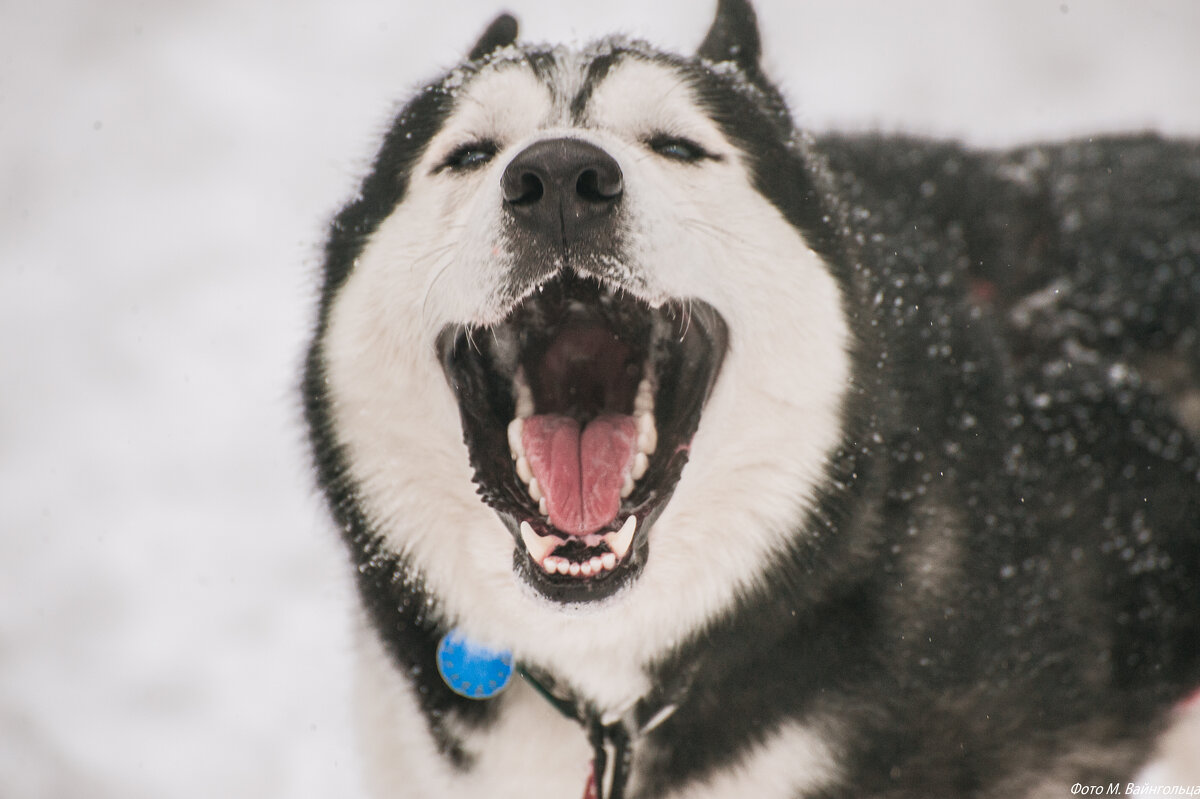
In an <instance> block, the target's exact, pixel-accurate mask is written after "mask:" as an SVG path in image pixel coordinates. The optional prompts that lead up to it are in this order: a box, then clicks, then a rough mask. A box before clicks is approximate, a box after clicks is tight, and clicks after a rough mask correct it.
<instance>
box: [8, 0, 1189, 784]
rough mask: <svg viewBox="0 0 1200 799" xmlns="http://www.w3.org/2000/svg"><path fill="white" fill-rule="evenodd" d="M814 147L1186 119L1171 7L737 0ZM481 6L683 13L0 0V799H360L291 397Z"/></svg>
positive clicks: (337, 617)
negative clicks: (392, 145)
mask: <svg viewBox="0 0 1200 799" xmlns="http://www.w3.org/2000/svg"><path fill="white" fill-rule="evenodd" d="M759 6H760V9H759V10H760V16H761V21H762V25H763V29H764V38H765V48H766V52H767V58H766V60H767V64H768V69H769V72H770V73H771V74H772V75H774V76H775V77H776V78H778V79H779V80H780V81H781V83H782V84H783V86H784V88H785V92H786V94H787V95H788V96H789V97H790V98H791V99H792V101H793V102H794V105H795V108H796V111H797V114H798V116H799V117H800V119H801V120H802V121H803V122H804V123H805V124H807V125H809V126H810V127H814V128H817V129H829V128H831V127H850V128H856V129H864V128H874V127H877V128H882V129H885V130H894V131H909V132H923V133H934V134H938V135H946V136H960V137H965V138H967V139H969V140H971V141H973V142H977V143H981V144H989V145H991V144H1005V143H1013V142H1022V141H1028V140H1030V139H1036V138H1046V137H1060V136H1069V135H1086V134H1088V133H1091V132H1096V131H1113V130H1127V129H1142V128H1150V129H1156V130H1161V131H1166V132H1170V133H1176V134H1193V135H1195V134H1200V46H1198V45H1200V3H1196V2H1194V0H1139V1H1138V2H1136V3H1135V2H1130V1H1129V0H1003V2H1001V0H994V1H993V2H988V3H983V2H963V0H942V1H941V2H937V1H935V0H912V1H910V2H904V3H893V2H886V1H885V0H879V2H866V1H865V0H857V1H853V0H851V1H848V0H805V2H788V1H787V0H761V2H760V3H759ZM501 8H507V9H509V10H511V11H514V12H516V13H517V14H518V16H519V17H520V19H521V22H522V25H523V30H524V34H525V36H526V37H527V38H529V39H533V40H543V41H544V40H556V41H557V40H566V41H575V42H579V41H586V40H588V39H591V38H593V37H594V36H595V35H598V34H601V33H605V32H611V31H614V30H620V31H623V32H628V33H633V34H637V35H639V36H642V37H645V38H647V39H650V40H652V41H655V42H657V43H660V44H663V45H665V46H668V47H671V48H675V49H690V48H692V47H694V45H695V44H696V43H697V42H698V41H699V40H700V38H701V37H702V35H703V32H704V30H705V28H706V26H707V24H708V22H709V15H710V13H711V8H710V6H709V4H708V3H707V2H704V3H700V2H696V0H669V1H668V0H658V2H654V3H648V2H645V0H608V1H607V2H604V3H597V2H586V3H584V2H580V3H572V2H561V0H517V1H514V2H508V3H506V4H505V5H503V6H501V5H497V4H495V3H494V2H493V1H492V0H486V1H482V2H481V0H440V1H439V2H437V3H425V2H421V3H417V2H411V0H389V1H388V2H381V1H378V0H349V1H346V0H336V1H335V0H289V1H288V2H284V1H283V0H269V1H266V2H245V1H244V0H215V1H214V2H203V3H201V2H197V1H196V0H188V1H181V0H177V1H176V2H170V3H168V2H158V3H153V2H146V1H145V0H105V2H86V1H85V0H47V1H46V2H43V3H19V2H17V0H0V384H2V386H3V389H2V390H0V797H3V798H4V799H34V798H37V799H74V798H76V797H88V799H107V798H109V797H121V799H140V798H141V797H148V798H149V797H153V798H156V797H195V798H196V799H201V798H202V797H203V798H204V799H211V797H223V798H224V799H251V798H252V797H253V798H254V799H262V798H263V797H329V796H338V797H351V799H352V798H353V797H355V796H358V795H359V787H358V782H357V765H356V762H355V756H354V754H353V752H354V748H353V737H352V732H351V729H350V725H349V712H348V702H349V698H348V697H349V680H350V658H349V650H350V646H351V630H352V626H353V620H354V615H353V610H352V603H351V591H350V579H349V577H350V575H349V568H348V567H347V566H346V564H345V558H344V555H343V552H342V550H341V548H340V544H339V542H338V541H337V539H336V536H335V534H334V532H333V531H332V530H331V529H330V525H329V524H328V523H327V522H326V520H325V516H324V513H323V510H322V509H321V506H320V503H319V501H318V500H317V499H316V497H315V494H314V491H313V489H312V487H311V482H312V481H311V479H310V476H309V473H308V466H307V459H306V454H305V451H304V448H303V431H302V428H301V425H300V423H299V411H298V407H299V403H298V401H297V399H296V396H295V395H296V392H295V385H296V382H297V374H298V370H299V365H300V359H301V353H302V350H303V346H304V340H305V337H306V334H307V330H308V326H309V321H310V317H311V305H312V300H313V295H314V290H315V285H316V277H317V271H318V268H319V247H320V242H321V239H322V235H323V228H324V226H325V224H326V222H327V221H328V219H329V218H330V216H331V215H332V213H333V212H334V211H335V210H336V209H337V207H338V206H339V204H340V203H341V202H342V201H343V200H344V199H346V198H347V197H348V196H349V195H350V194H351V193H352V191H353V190H354V187H355V185H356V182H357V180H358V179H359V178H360V177H361V175H362V173H363V171H364V169H365V167H366V165H367V163H368V159H369V157H370V155H371V154H372V152H373V149H374V146H375V143H376V141H377V137H378V136H379V134H380V133H381V132H382V131H383V130H384V128H385V126H386V123H387V120H388V117H389V115H390V113H391V111H392V110H394V109H395V107H396V104H397V103H398V102H399V101H400V100H401V99H403V97H404V96H405V95H406V94H407V92H408V91H409V90H411V89H412V88H415V87H416V86H417V85H419V84H420V83H421V82H422V81H423V79H425V78H428V77H432V76H434V75H436V74H437V73H438V72H439V70H441V69H444V68H448V67H450V66H452V65H453V64H454V63H455V61H456V60H457V59H458V58H459V55H460V54H461V53H463V52H465V50H466V48H468V47H469V46H470V44H471V43H472V42H473V40H474V37H475V36H476V35H477V33H478V32H479V31H481V30H482V28H483V26H484V25H485V24H486V23H487V22H488V21H489V20H490V19H491V17H492V16H493V15H494V14H495V13H496V12H497V11H498V10H500V9H501Z"/></svg>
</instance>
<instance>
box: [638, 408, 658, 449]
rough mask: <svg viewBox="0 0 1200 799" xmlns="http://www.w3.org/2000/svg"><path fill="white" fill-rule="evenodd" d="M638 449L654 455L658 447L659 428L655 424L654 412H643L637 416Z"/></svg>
mask: <svg viewBox="0 0 1200 799" xmlns="http://www.w3.org/2000/svg"><path fill="white" fill-rule="evenodd" d="M637 427H638V451H639V452H644V453H646V454H647V455H653V454H654V450H655V449H657V448H658V428H657V427H655V425H654V414H652V413H643V414H640V415H638V417H637Z"/></svg>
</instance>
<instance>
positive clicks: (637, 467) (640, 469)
mask: <svg viewBox="0 0 1200 799" xmlns="http://www.w3.org/2000/svg"><path fill="white" fill-rule="evenodd" d="M649 468H650V458H649V456H647V455H646V453H644V452H639V453H638V454H636V455H634V456H633V470H632V471H631V472H630V474H631V475H633V479H634V480H641V479H642V477H643V476H644V475H645V474H646V470H647V469H649Z"/></svg>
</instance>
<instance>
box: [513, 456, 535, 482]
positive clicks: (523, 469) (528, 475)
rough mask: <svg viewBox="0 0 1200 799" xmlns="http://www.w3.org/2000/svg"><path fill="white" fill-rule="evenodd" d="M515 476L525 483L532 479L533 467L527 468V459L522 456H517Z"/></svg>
mask: <svg viewBox="0 0 1200 799" xmlns="http://www.w3.org/2000/svg"><path fill="white" fill-rule="evenodd" d="M517 477H520V478H521V482H522V483H525V484H526V485H528V484H529V481H530V480H532V479H533V469H530V468H529V461H528V460H527V459H525V458H524V457H521V458H517Z"/></svg>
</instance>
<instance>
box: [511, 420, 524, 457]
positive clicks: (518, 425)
mask: <svg viewBox="0 0 1200 799" xmlns="http://www.w3.org/2000/svg"><path fill="white" fill-rule="evenodd" d="M524 430H525V420H524V419H521V418H519V417H518V418H516V419H513V420H512V421H511V422H509V423H508V450H509V452H511V453H512V456H513V460H516V459H517V458H521V457H524V456H525V443H524V442H523V441H522V440H521V434H522V433H523V432H524Z"/></svg>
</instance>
